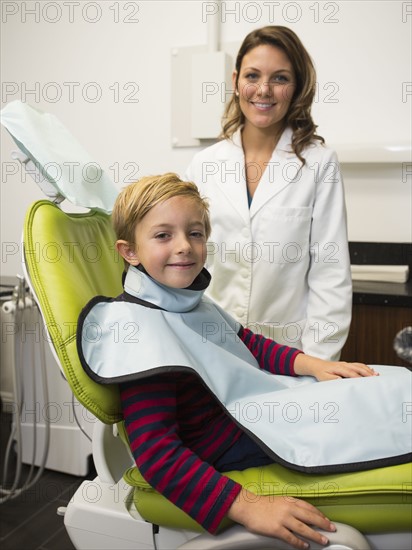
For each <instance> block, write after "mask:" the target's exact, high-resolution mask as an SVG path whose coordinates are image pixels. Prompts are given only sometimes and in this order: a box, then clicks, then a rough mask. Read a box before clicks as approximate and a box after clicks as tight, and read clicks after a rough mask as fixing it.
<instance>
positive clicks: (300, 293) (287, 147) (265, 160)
mask: <svg viewBox="0 0 412 550" xmlns="http://www.w3.org/2000/svg"><path fill="white" fill-rule="evenodd" d="M315 85H316V75H315V70H314V67H313V64H312V61H311V59H310V57H309V55H308V53H307V51H306V50H305V48H304V47H303V45H302V43H301V42H300V40H299V38H298V37H297V36H296V34H295V33H294V32H293V31H291V30H290V29H288V28H286V27H281V26H268V27H264V28H262V29H257V30H255V31H253V32H251V33H250V34H249V35H248V36H247V37H246V38H245V40H244V42H243V44H242V46H241V48H240V50H239V53H238V56H237V59H236V69H235V71H234V73H233V89H234V93H233V97H232V98H231V100H230V102H229V104H228V106H227V108H226V111H225V114H224V118H223V131H222V136H221V137H222V140H221V141H219V142H218V143H216V144H215V145H213V146H211V147H208V148H207V149H205V150H203V151H202V152H200V153H198V154H197V155H195V157H194V159H193V160H192V162H191V164H190V166H189V168H188V170H187V173H186V178H187V179H190V180H192V181H194V182H195V183H196V184H197V185H198V187H199V188H200V190H201V192H202V193H203V194H204V195H205V196H206V197H208V199H209V201H210V210H211V219H212V235H211V238H210V242H209V247H208V268H209V269H210V270H211V272H212V275H213V277H212V282H211V285H210V287H209V289H210V291H209V295H210V296H211V297H212V298H213V299H214V300H215V301H217V302H218V303H219V305H221V306H222V307H223V308H225V309H226V310H228V311H229V312H230V313H231V314H232V315H233V316H234V317H235V318H236V319H237V320H238V321H239V322H240V323H241V324H242V325H244V326H245V327H248V328H251V329H252V330H253V331H255V332H260V333H261V334H263V335H265V336H267V337H270V338H273V339H274V340H276V341H277V342H280V343H284V344H287V345H293V346H295V347H298V348H300V349H302V350H303V351H304V352H306V353H308V354H311V355H312V354H313V355H317V356H318V357H322V358H324V359H331V360H336V359H338V358H339V355H340V350H341V349H342V347H343V344H344V343H345V340H346V338H347V334H348V330H349V325H350V319H351V302H352V286H351V276H350V261H349V253H348V243H347V230H346V211H345V200H344V191H343V185H342V181H341V176H340V170H339V164H338V160H337V157H336V154H335V152H334V151H332V150H330V149H328V148H327V147H325V146H324V140H323V138H322V137H320V136H318V135H316V133H315V131H316V126H315V124H314V123H313V120H312V117H311V112H310V111H311V105H312V102H313V99H314V95H315Z"/></svg>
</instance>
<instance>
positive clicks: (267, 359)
mask: <svg viewBox="0 0 412 550" xmlns="http://www.w3.org/2000/svg"><path fill="white" fill-rule="evenodd" d="M238 335H239V338H240V339H241V340H242V342H243V343H244V344H245V346H246V347H247V348H248V350H249V351H250V352H251V353H252V355H253V356H254V357H255V359H256V360H257V362H258V363H259V366H260V368H261V369H262V370H266V371H268V372H271V373H272V374H285V375H287V376H297V375H296V373H295V370H294V368H293V365H294V363H295V359H296V356H297V355H299V353H302V352H301V351H300V350H298V349H296V348H290V347H289V346H283V345H281V344H278V343H277V342H275V341H274V340H271V339H270V338H265V337H264V336H262V335H261V334H255V333H254V332H252V331H251V330H249V329H247V328H243V327H241V329H240V330H239V332H238Z"/></svg>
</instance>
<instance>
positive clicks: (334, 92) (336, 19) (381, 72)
mask: <svg viewBox="0 0 412 550" xmlns="http://www.w3.org/2000/svg"><path fill="white" fill-rule="evenodd" d="M214 7H215V3H213V2H202V1H197V0H193V1H151V2H123V1H120V2H116V1H113V2H112V1H110V2H108V1H107V2H104V1H101V2H87V1H83V2H81V3H80V2H76V1H71V0H67V1H66V0H65V1H60V2H52V1H50V2H48V1H44V0H43V1H37V2H35V1H23V2H21V1H10V2H7V1H2V2H1V8H2V28H1V31H2V48H1V50H2V51H1V65H2V71H1V72H2V74H1V76H2V98H1V99H2V106H3V105H4V104H5V103H8V102H9V101H12V100H13V99H21V100H23V101H27V102H28V103H30V104H32V105H33V106H35V107H38V108H39V109H42V110H45V111H49V112H51V113H53V114H55V115H56V116H57V117H58V118H59V119H60V120H61V121H62V122H63V124H64V125H66V126H67V128H68V129H69V130H70V131H71V132H72V133H73V134H74V136H76V138H77V139H78V140H79V141H80V142H81V143H82V144H83V146H84V147H85V148H86V149H87V150H88V151H89V153H90V154H91V155H93V156H94V158H95V159H96V160H97V161H98V162H100V164H101V165H102V166H103V168H105V169H106V170H107V172H108V173H109V174H110V175H111V176H112V177H113V178H114V179H115V181H116V184H117V186H118V187H121V186H123V185H125V184H126V183H128V181H129V179H130V178H131V180H132V179H136V178H137V177H138V176H141V175H145V174H149V173H150V174H154V173H161V172H164V171H176V172H179V173H183V172H184V170H185V167H186V166H187V164H188V162H189V161H190V159H191V157H192V155H193V153H194V152H195V151H196V149H195V148H180V149H179V148H173V147H172V145H171V134H172V129H171V123H170V120H171V109H172V105H171V100H170V95H171V84H170V83H171V63H170V59H171V50H172V48H174V47H187V46H195V45H203V44H206V41H207V21H208V15H207V14H208V13H209V12H210V11H212V9H213V8H214ZM410 11H412V8H411V3H410V2H397V1H395V2H385V1H383V2H381V1H375V2H346V1H345V2H342V1H341V2H326V3H325V2H315V1H313V2H300V3H297V2H224V3H223V7H222V9H221V11H220V12H219V16H220V20H221V21H222V29H221V33H222V37H221V39H222V43H231V42H240V41H241V40H242V39H243V37H244V36H245V34H246V33H247V32H249V31H250V30H252V29H254V28H257V27H260V26H263V25H266V24H282V25H286V26H290V27H291V28H292V29H293V30H295V31H296V32H297V33H298V34H299V35H300V37H301V38H302V40H303V42H304V44H305V45H306V47H307V49H308V50H309V52H310V53H311V55H312V57H313V58H314V60H315V63H316V66H317V69H318V82H319V97H318V100H317V103H316V104H315V105H314V116H315V120H316V122H317V123H318V124H319V129H318V131H319V133H320V134H321V135H323V136H324V137H325V138H326V139H327V141H328V142H329V143H330V144H331V145H334V146H336V147H337V148H338V150H339V146H340V145H341V144H345V145H346V146H347V145H348V144H349V145H350V146H352V145H353V146H355V147H356V146H361V147H365V146H370V145H373V144H376V143H378V144H380V145H382V144H384V142H387V143H389V144H397V143H405V142H407V141H408V140H410V131H411V127H410V123H409V120H410V114H411V113H410V111H411V109H410V106H411V103H412V97H411V94H410V92H411V91H412V90H411V84H410V81H411V75H410V62H411V60H410V51H409V47H408V46H409V45H410V38H411V31H410V22H411V20H412V14H410V15H409V12H410ZM127 19H128V20H129V22H126V20H127ZM30 90H31V91H32V92H30ZM33 90H34V92H33ZM96 91H97V92H99V93H101V97H100V98H99V99H98V100H96V101H95V97H96V96H95V94H96ZM56 93H57V95H56ZM60 94H61V95H60ZM136 100H138V102H137V101H136ZM188 112H189V105H188V107H187V112H186V111H185V112H182V113H181V115H182V117H185V116H187V115H188ZM1 138H2V143H1V154H2V158H1V162H2V183H1V215H2V216H1V218H2V219H1V241H2V257H1V271H2V274H4V275H14V274H15V273H17V272H21V268H20V254H19V245H18V243H19V241H20V233H21V226H22V223H23V218H24V213H25V210H26V208H27V206H28V205H29V204H30V203H31V202H32V201H34V200H36V199H38V198H41V197H42V195H41V192H40V190H37V188H36V186H35V184H34V182H33V181H32V180H31V179H30V178H29V177H27V176H26V175H25V174H24V173H22V172H21V171H20V169H19V167H18V166H17V164H13V163H12V161H11V159H10V152H11V150H13V149H15V147H14V145H13V143H12V141H11V139H10V137H9V136H8V134H7V132H6V131H5V130H4V129H3V128H2V129H1ZM405 166H406V165H404V166H403V167H402V164H399V163H395V164H373V165H371V164H346V163H344V164H343V166H342V168H343V173H344V177H345V185H346V192H347V203H348V216H349V236H350V239H351V240H372V241H408V242H410V241H412V229H411V223H412V222H411V219H412V214H411V203H412V196H411V176H410V175H409V176H407V175H405ZM402 168H403V170H404V173H402ZM13 170H17V173H16V174H13V175H10V171H13Z"/></svg>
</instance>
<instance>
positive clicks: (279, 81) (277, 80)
mask: <svg viewBox="0 0 412 550" xmlns="http://www.w3.org/2000/svg"><path fill="white" fill-rule="evenodd" d="M272 81H273V82H275V83H277V84H285V83H286V82H289V79H288V77H287V76H285V75H283V74H277V75H275V76H274V77H273V78H272Z"/></svg>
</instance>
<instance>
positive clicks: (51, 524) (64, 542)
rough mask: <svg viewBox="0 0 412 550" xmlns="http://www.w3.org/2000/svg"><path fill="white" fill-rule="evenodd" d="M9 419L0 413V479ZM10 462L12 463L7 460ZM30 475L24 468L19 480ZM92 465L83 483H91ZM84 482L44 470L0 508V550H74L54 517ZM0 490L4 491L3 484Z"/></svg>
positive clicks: (12, 468)
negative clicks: (24, 489) (85, 481)
mask: <svg viewBox="0 0 412 550" xmlns="http://www.w3.org/2000/svg"><path fill="white" fill-rule="evenodd" d="M10 426H11V415H10V414H5V413H3V412H1V413H0V455H1V456H0V468H1V469H0V472H1V476H3V475H4V474H3V468H4V466H3V464H4V455H5V449H6V446H7V441H8V439H9V434H10ZM10 462H11V460H10ZM9 470H10V471H9V475H8V480H9V482H10V480H12V479H13V477H14V471H15V464H10V467H9ZM28 471H29V468H28V466H24V468H23V471H22V480H24V479H26V476H27V473H28ZM94 477H95V471H94V468H93V465H92V464H91V467H90V470H89V475H87V476H86V479H87V478H88V479H93V478H94ZM83 479H85V478H80V477H76V476H72V475H68V474H63V473H60V472H55V471H52V470H45V471H44V473H43V475H42V477H41V478H40V479H39V481H38V482H37V483H36V484H35V485H34V486H33V487H31V488H30V489H28V490H27V491H26V492H24V493H22V494H21V495H20V496H19V497H17V498H15V499H12V500H8V501H7V502H5V503H3V504H0V548H1V549H2V550H74V546H73V545H72V543H71V541H70V539H69V537H68V535H67V533H66V529H65V527H64V524H63V517H62V516H59V515H58V514H57V509H58V508H59V507H60V506H66V505H67V503H68V502H69V500H70V498H71V497H72V495H73V494H74V492H75V491H76V489H77V487H78V486H79V485H80V483H81V482H82V481H83ZM2 486H3V487H5V486H7V485H5V482H4V480H3V481H2ZM9 486H10V485H9Z"/></svg>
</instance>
